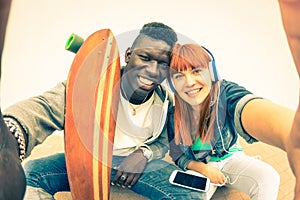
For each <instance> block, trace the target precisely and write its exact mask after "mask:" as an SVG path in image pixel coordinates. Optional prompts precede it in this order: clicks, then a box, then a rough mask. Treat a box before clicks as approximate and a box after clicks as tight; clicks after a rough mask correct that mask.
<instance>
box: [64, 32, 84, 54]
mask: <svg viewBox="0 0 300 200" xmlns="http://www.w3.org/2000/svg"><path fill="white" fill-rule="evenodd" d="M83 42H84V39H83V38H82V37H80V36H78V35H76V34H74V33H72V35H71V36H70V37H69V39H68V41H67V43H66V45H65V49H66V50H68V51H71V52H73V53H77V51H78V50H79V48H80V47H81V45H82V43H83Z"/></svg>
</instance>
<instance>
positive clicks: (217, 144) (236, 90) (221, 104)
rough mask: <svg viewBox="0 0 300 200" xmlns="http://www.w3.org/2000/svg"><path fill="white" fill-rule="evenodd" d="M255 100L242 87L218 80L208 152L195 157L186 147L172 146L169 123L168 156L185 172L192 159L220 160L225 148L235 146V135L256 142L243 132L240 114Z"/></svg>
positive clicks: (171, 132) (181, 145)
mask: <svg viewBox="0 0 300 200" xmlns="http://www.w3.org/2000/svg"><path fill="white" fill-rule="evenodd" d="M256 98H259V97H256V96H254V95H253V94H252V93H251V92H249V91H248V90H246V89H245V88H244V87H242V86H239V85H237V84H236V83H233V82H230V81H226V80H222V82H221V84H220V88H219V94H218V99H217V103H218V104H217V109H216V112H217V115H216V119H215V122H214V125H213V126H214V140H213V141H212V149H211V150H206V151H204V152H202V154H201V156H200V157H199V155H196V154H194V152H193V150H192V149H191V147H190V146H184V145H183V144H180V145H176V144H175V140H174V124H169V126H171V127H170V129H173V131H169V142H170V156H171V157H172V159H173V161H174V162H175V163H176V164H177V165H178V166H179V167H181V168H182V169H184V170H186V168H187V165H188V163H189V162H190V161H192V160H197V161H202V162H205V163H206V162H207V160H208V159H209V157H210V156H212V155H213V156H217V157H223V156H224V155H225V154H227V151H228V150H229V148H230V147H232V146H233V145H234V144H235V143H236V141H237V139H238V134H239V135H240V136H242V137H243V138H244V139H245V140H246V141H247V142H248V143H253V142H256V141H257V140H256V139H255V138H253V137H251V136H250V135H249V134H248V133H246V132H245V130H244V129H243V127H242V124H241V112H242V110H243V108H244V106H245V105H246V104H247V103H248V102H249V101H251V100H252V99H256ZM224 149H226V151H225V150H224Z"/></svg>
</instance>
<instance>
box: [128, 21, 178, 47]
mask: <svg viewBox="0 0 300 200" xmlns="http://www.w3.org/2000/svg"><path fill="white" fill-rule="evenodd" d="M142 35H146V36H148V37H151V38H153V39H155V40H162V41H164V42H166V43H167V44H168V45H170V47H171V48H173V46H174V45H175V43H176V42H177V34H176V32H175V31H174V30H173V29H172V28H171V27H169V26H167V25H165V24H163V23H160V22H150V23H147V24H144V26H143V28H142V29H141V30H140V33H139V35H138V37H137V38H136V39H135V41H134V43H133V45H132V46H135V43H136V41H137V40H138V39H139V37H141V36H142Z"/></svg>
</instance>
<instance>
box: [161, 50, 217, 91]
mask: <svg viewBox="0 0 300 200" xmlns="http://www.w3.org/2000/svg"><path fill="white" fill-rule="evenodd" d="M201 47H202V48H203V49H204V50H205V51H206V52H207V53H208V55H209V56H210V57H211V61H210V62H209V63H208V69H209V72H210V76H211V80H212V82H217V81H219V80H220V79H221V78H220V76H219V73H218V71H217V67H216V61H215V57H214V55H213V54H212V53H211V52H210V51H209V50H208V49H207V48H205V47H204V46H201ZM167 80H168V81H167V84H168V85H169V87H170V88H171V90H172V91H173V92H175V88H174V85H173V82H172V80H171V77H170V76H168V77H167Z"/></svg>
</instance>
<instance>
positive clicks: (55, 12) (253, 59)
mask: <svg viewBox="0 0 300 200" xmlns="http://www.w3.org/2000/svg"><path fill="white" fill-rule="evenodd" d="M151 21H160V22H164V23H166V24H168V25H169V26H171V27H173V28H174V29H175V30H176V31H177V32H178V33H180V34H182V35H185V36H188V37H189V38H191V39H193V40H194V41H196V42H197V43H200V44H201V45H204V46H206V47H207V48H209V49H210V50H211V51H212V52H213V54H214V56H215V58H216V62H217V66H218V70H219V73H220V74H221V76H222V77H223V78H225V79H228V80H232V81H235V82H237V83H239V84H241V85H243V86H245V87H247V88H248V89H249V90H251V91H252V92H254V93H255V94H258V95H262V96H263V97H266V98H268V99H271V100H272V101H274V102H276V103H280V104H282V105H285V106H287V107H290V108H293V109H294V108H296V105H297V102H298V85H299V84H298V76H297V73H296V70H295V66H294V64H293V61H292V57H291V54H290V51H289V48H288V45H287V40H286V37H285V33H284V30H283V27H282V22H281V16H280V11H279V6H278V2H277V1H276V0H226V1H224V0H209V1H208V0H185V1H179V0H178V1H176V0H163V1H161V0H152V1H148V0H147V1H146V0H127V1H121V0H120V1H117V0H14V1H13V4H12V9H11V15H10V18H9V26H8V30H7V35H6V43H5V49H4V55H3V72H2V80H1V107H2V108H5V107H7V106H8V105H11V104H12V103H14V102H16V101H19V100H21V99H24V98H27V97H30V96H32V95H37V94H39V93H41V92H43V91H45V90H47V89H49V88H51V87H53V86H54V85H55V84H56V83H57V82H58V81H62V80H64V79H66V77H67V73H68V69H69V67H70V65H71V63H72V59H73V57H74V54H72V53H70V52H67V51H66V50H64V45H65V42H66V40H67V38H68V37H69V35H70V34H71V33H73V32H74V33H77V34H79V35H81V36H83V37H84V38H86V37H87V36H88V35H90V34H91V33H93V32H94V31H96V30H98V29H102V28H110V29H112V31H113V32H114V34H115V35H120V34H122V33H124V32H127V31H133V30H137V29H140V28H141V27H142V25H143V24H144V23H147V22H151ZM130 42H131V39H129V40H128V44H129V43H130ZM122 51H124V50H122Z"/></svg>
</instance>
